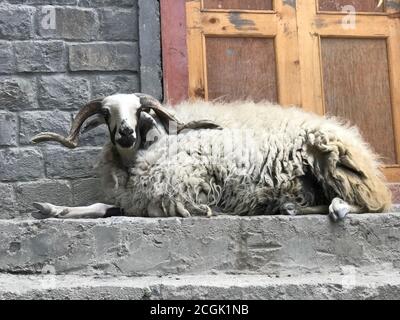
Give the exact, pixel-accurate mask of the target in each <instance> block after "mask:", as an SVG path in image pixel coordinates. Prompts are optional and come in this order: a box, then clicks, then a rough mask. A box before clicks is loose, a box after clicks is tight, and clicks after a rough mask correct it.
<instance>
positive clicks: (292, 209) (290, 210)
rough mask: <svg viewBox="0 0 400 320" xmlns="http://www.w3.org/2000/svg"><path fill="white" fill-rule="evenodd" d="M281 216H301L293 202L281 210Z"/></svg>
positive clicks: (286, 204) (283, 206)
mask: <svg viewBox="0 0 400 320" xmlns="http://www.w3.org/2000/svg"><path fill="white" fill-rule="evenodd" d="M280 211H281V214H283V215H286V216H297V215H298V214H299V210H298V209H297V206H296V205H295V204H294V203H293V202H287V203H285V204H284V205H282V207H281V208H280Z"/></svg>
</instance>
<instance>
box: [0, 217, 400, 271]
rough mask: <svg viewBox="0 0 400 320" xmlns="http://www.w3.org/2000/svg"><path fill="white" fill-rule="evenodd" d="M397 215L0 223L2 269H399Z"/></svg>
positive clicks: (399, 222)
mask: <svg viewBox="0 0 400 320" xmlns="http://www.w3.org/2000/svg"><path fill="white" fill-rule="evenodd" d="M399 227H400V215H399V214H366V215H351V216H350V217H349V218H348V219H346V220H345V221H344V222H340V223H337V224H334V223H332V222H330V220H329V219H328V217H327V216H306V217H286V216H269V217H268V216H267V217H251V218H248V217H230V216H223V217H218V218H211V219H207V218H189V219H178V218H168V219H146V218H111V219H100V220H44V221H38V220H36V221H35V220H26V221H6V220H4V221H0V257H1V259H0V272H2V273H7V272H8V273H14V274H15V273H20V274H29V273H36V274H37V273H43V270H51V271H52V272H54V273H57V274H66V273H68V274H80V275H82V274H86V275H93V274H111V275H127V276H133V275H134V276H137V275H161V276H163V275H168V274H181V275H182V274H212V273H218V272H223V273H246V274H252V273H253V274H255V273H258V274H266V275H281V276H283V275H292V276H293V275H299V274H307V273H311V272H313V273H321V272H343V268H352V267H357V268H358V267H362V268H367V269H368V270H370V271H374V270H378V271H379V270H382V269H383V268H388V269H393V268H398V267H399V266H400V228H399Z"/></svg>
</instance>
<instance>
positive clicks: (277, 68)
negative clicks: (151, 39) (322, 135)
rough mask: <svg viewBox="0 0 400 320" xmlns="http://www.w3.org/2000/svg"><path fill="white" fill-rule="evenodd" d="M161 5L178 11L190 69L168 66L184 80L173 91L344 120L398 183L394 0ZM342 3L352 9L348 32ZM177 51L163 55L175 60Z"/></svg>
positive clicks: (168, 0)
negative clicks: (300, 109) (270, 104)
mask: <svg viewBox="0 0 400 320" xmlns="http://www.w3.org/2000/svg"><path fill="white" fill-rule="evenodd" d="M160 3H161V7H162V8H166V7H168V6H177V4H178V3H179V7H182V6H184V7H185V13H186V34H185V36H186V40H187V41H186V43H187V50H186V51H187V65H188V68H187V69H185V68H183V67H180V66H181V64H178V63H175V62H169V63H170V64H171V66H172V67H171V68H170V69H168V70H170V71H172V72H168V74H170V75H174V72H173V70H175V69H176V68H177V67H179V71H180V72H181V73H182V74H185V72H187V73H188V79H187V83H185V84H182V86H179V85H177V86H176V87H173V88H174V89H176V90H177V91H178V89H179V88H180V87H181V88H182V90H186V88H187V91H186V93H187V94H188V97H189V98H205V99H214V98H217V97H221V96H223V97H225V99H226V100H232V99H241V98H247V97H249V98H252V99H254V100H260V99H263V98H266V99H270V100H273V101H275V100H277V101H278V102H279V103H280V104H282V105H287V104H294V105H298V106H301V107H303V108H304V109H305V110H308V111H312V112H315V113H318V114H321V115H322V114H324V113H329V114H334V115H337V116H340V117H344V118H346V119H347V120H350V121H351V122H352V123H354V124H357V125H358V126H359V127H360V128H361V131H362V132H363V135H364V136H365V137H366V139H367V140H368V141H370V142H371V144H372V145H373V147H374V148H375V149H376V151H377V152H379V153H380V154H381V155H382V156H384V158H385V163H386V164H387V165H386V169H385V173H386V175H387V177H388V179H389V181H393V182H398V181H400V94H399V93H400V19H398V18H399V17H400V14H399V12H398V11H399V9H400V0H391V1H384V6H380V7H379V8H378V7H377V4H378V3H379V0H357V1H356V0H296V1H288V0H274V1H267V0H253V1H251V0H244V1H242V0H231V1H228V0H161V2H160ZM345 5H352V6H354V7H355V10H356V15H355V16H352V17H351V19H352V23H350V24H349V23H348V22H346V18H348V15H347V14H346V13H343V12H341V11H342V7H343V6H345ZM179 25H180V24H176V28H175V29H174V30H179V28H178V27H179ZM163 29H166V28H165V27H163ZM174 32H175V31H174ZM164 33H166V32H165V31H164V30H163V34H164ZM167 34H168V33H167ZM164 39H168V37H163V42H164V41H165V40H164ZM182 47H183V46H182V45H181V46H179V48H182ZM179 48H178V50H175V49H176V48H175V46H172V45H171V46H168V48H167V50H168V51H165V50H163V55H165V56H167V57H168V59H169V60H170V61H175V60H178V58H179V57H181V56H182V53H180V54H173V53H174V52H177V53H179V52H180V51H179V50H181V49H179ZM170 49H171V50H170ZM169 60H167V63H168V61H169ZM181 60H183V59H181ZM163 61H164V62H165V60H163ZM249 66H250V67H249ZM165 83H167V84H168V88H172V87H171V81H169V82H168V81H166V82H165ZM239 84H240V85H239ZM262 84H263V85H262ZM170 92H175V90H173V91H172V90H170ZM167 93H168V92H167ZM174 95H176V96H178V95H177V94H175V93H174ZM182 96H183V94H182ZM167 99H170V97H167Z"/></svg>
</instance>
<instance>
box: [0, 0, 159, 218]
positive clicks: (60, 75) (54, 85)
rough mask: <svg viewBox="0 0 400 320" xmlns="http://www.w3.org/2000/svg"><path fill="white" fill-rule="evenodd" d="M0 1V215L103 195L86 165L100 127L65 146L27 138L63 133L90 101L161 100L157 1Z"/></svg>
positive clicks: (12, 215)
mask: <svg viewBox="0 0 400 320" xmlns="http://www.w3.org/2000/svg"><path fill="white" fill-rule="evenodd" d="M0 1H1V2H0V219H1V218H3V219H4V218H15V217H24V215H25V214H27V213H28V212H29V211H30V210H31V203H32V202H33V201H47V202H53V203H55V204H59V205H86V204H90V203H93V202H96V201H99V200H100V201H101V191H100V188H99V183H98V180H97V178H96V177H95V175H94V171H93V165H94V163H95V162H96V158H97V156H98V154H99V150H100V148H101V145H102V144H103V142H104V140H105V139H106V136H107V133H106V130H105V129H104V128H99V129H96V130H95V132H94V133H93V134H90V136H85V137H84V139H83V140H82V143H81V145H82V147H80V148H78V149H76V150H73V151H70V150H67V149H65V148H62V147H60V146H58V145H55V144H44V145H40V146H33V145H32V144H31V143H30V139H31V137H32V136H33V135H35V134H37V133H38V132H41V131H54V132H57V133H61V134H67V132H68V129H69V127H70V124H71V120H72V117H73V115H74V114H75V113H76V112H77V110H78V109H79V107H80V106H82V104H83V103H85V102H87V101H89V100H90V99H94V98H98V97H101V96H106V95H109V94H112V93H116V92H121V93H130V92H135V91H142V92H146V93H149V94H152V95H154V96H156V97H158V98H161V96H162V91H161V62H160V60H161V58H160V31H159V27H160V26H159V2H158V0H6V1H5V0H0Z"/></svg>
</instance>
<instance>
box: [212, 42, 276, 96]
mask: <svg viewBox="0 0 400 320" xmlns="http://www.w3.org/2000/svg"><path fill="white" fill-rule="evenodd" d="M205 45H206V53H207V55H206V57H207V91H208V99H216V98H222V99H223V100H224V101H233V100H245V99H247V98H252V99H253V100H255V101H260V100H265V99H267V100H270V101H274V102H276V101H277V85H276V65H275V61H276V59H275V48H274V40H273V39H268V38H239V37H235V38H227V37H207V38H206V41H205Z"/></svg>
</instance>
